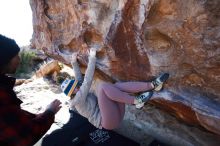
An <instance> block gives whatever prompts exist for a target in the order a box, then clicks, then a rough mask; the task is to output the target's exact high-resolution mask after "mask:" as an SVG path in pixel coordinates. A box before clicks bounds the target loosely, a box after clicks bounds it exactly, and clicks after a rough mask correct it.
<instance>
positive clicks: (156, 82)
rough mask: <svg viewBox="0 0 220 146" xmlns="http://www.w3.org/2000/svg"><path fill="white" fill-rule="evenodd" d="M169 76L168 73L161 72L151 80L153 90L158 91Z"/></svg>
mask: <svg viewBox="0 0 220 146" xmlns="http://www.w3.org/2000/svg"><path fill="white" fill-rule="evenodd" d="M168 78H169V74H168V73H163V74H162V75H160V76H159V77H157V78H156V79H155V80H153V81H152V84H153V85H154V90H155V91H160V90H161V89H162V87H163V83H164V82H165V81H166V80H167V79H168Z"/></svg>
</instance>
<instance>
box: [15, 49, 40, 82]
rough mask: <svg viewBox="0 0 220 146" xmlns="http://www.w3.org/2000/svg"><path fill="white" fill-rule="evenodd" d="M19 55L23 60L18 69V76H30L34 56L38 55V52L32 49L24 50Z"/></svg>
mask: <svg viewBox="0 0 220 146" xmlns="http://www.w3.org/2000/svg"><path fill="white" fill-rule="evenodd" d="M19 56H20V59H21V61H20V66H19V67H18V69H17V71H16V76H17V77H22V78H29V77H30V76H31V75H30V73H31V72H32V70H33V58H35V57H36V54H35V53H34V52H31V51H25V50H22V51H21V52H20V53H19Z"/></svg>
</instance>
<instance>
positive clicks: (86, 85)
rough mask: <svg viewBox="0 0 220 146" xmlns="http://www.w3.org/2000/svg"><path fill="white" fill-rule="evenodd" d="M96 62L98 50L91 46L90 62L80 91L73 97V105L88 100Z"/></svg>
mask: <svg viewBox="0 0 220 146" xmlns="http://www.w3.org/2000/svg"><path fill="white" fill-rule="evenodd" d="M95 63H96V50H95V49H93V48H91V49H90V52H89V63H88V66H87V69H86V72H85V77H84V81H83V83H82V86H81V87H80V89H79V91H78V92H77V94H76V95H75V97H74V98H73V102H72V103H73V105H76V104H77V102H84V101H85V100H86V97H87V95H88V93H89V90H90V87H91V84H92V80H93V75H94V72H95Z"/></svg>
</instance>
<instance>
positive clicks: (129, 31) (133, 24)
mask: <svg viewBox="0 0 220 146" xmlns="http://www.w3.org/2000/svg"><path fill="white" fill-rule="evenodd" d="M30 4H31V7H32V11H33V28H34V34H33V39H32V45H33V47H36V48H38V49H43V50H44V51H45V53H47V54H48V55H50V56H51V57H53V58H55V59H58V60H60V61H64V60H63V59H62V57H61V56H59V54H58V50H60V51H63V52H74V51H79V58H78V59H79V60H80V63H81V64H84V65H85V64H86V62H87V59H86V58H87V57H86V56H87V50H88V48H89V47H90V46H93V45H97V44H98V45H101V46H102V50H101V52H99V54H98V62H97V68H98V70H99V71H100V72H101V73H103V74H105V75H107V76H109V77H110V78H111V79H113V80H120V81H130V80H135V81H144V80H149V79H152V78H153V77H154V76H156V75H159V74H160V73H161V72H168V73H170V75H171V78H170V79H169V81H168V83H167V84H166V85H165V88H164V90H163V91H162V92H159V93H155V94H154V98H153V100H152V103H153V104H155V105H158V106H160V107H161V108H162V109H164V110H166V111H168V112H169V113H170V114H172V115H175V116H176V117H177V118H179V119H181V120H183V121H185V122H186V123H187V124H190V125H194V126H201V127H204V128H205V129H207V130H208V131H210V132H213V133H215V134H216V135H220V126H219V123H220V7H219V5H220V1H219V0H190V1H183V0H175V1H173V0H96V1H89V0H57V1H54V0H47V1H46V0H30ZM67 63H69V62H67Z"/></svg>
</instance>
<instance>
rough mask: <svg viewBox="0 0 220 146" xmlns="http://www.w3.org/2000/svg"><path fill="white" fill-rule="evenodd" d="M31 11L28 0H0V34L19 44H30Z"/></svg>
mask: <svg viewBox="0 0 220 146" xmlns="http://www.w3.org/2000/svg"><path fill="white" fill-rule="evenodd" d="M32 33H33V27H32V11H31V7H30V4H29V0H0V34H2V35H5V36H7V37H9V38H12V39H14V40H15V41H16V42H17V44H18V45H19V46H25V45H29V44H30V39H31V37H32Z"/></svg>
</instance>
